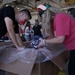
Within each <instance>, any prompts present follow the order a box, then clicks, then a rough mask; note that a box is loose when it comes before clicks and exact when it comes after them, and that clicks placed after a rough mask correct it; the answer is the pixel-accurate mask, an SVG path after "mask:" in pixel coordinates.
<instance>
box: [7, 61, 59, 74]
mask: <svg viewBox="0 0 75 75" xmlns="http://www.w3.org/2000/svg"><path fill="white" fill-rule="evenodd" d="M59 71H60V69H59V68H58V67H57V66H56V65H54V64H53V63H52V62H51V61H46V62H44V63H38V64H34V66H33V69H32V72H31V74H30V75H57V74H58V72H59ZM7 75H17V74H13V73H9V72H8V73H7Z"/></svg>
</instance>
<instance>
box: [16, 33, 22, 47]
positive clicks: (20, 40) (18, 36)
mask: <svg viewBox="0 0 75 75" xmlns="http://www.w3.org/2000/svg"><path fill="white" fill-rule="evenodd" d="M16 38H17V41H18V43H19V46H23V42H22V39H21V38H20V35H19V34H16Z"/></svg>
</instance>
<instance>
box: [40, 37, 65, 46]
mask: <svg viewBox="0 0 75 75" xmlns="http://www.w3.org/2000/svg"><path fill="white" fill-rule="evenodd" d="M64 39H65V36H57V37H54V38H51V39H40V41H41V42H40V43H39V47H41V46H45V44H48V43H49V44H50V43H63V42H64Z"/></svg>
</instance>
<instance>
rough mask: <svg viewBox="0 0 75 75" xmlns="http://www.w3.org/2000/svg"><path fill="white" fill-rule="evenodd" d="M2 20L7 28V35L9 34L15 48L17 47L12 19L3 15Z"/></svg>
mask: <svg viewBox="0 0 75 75" xmlns="http://www.w3.org/2000/svg"><path fill="white" fill-rule="evenodd" d="M4 21H5V23H6V28H7V31H8V33H9V36H10V38H11V40H12V42H13V43H14V45H15V46H16V48H17V49H18V48H19V43H18V41H17V39H16V35H15V32H14V26H13V21H12V20H11V19H10V18H9V17H5V18H4Z"/></svg>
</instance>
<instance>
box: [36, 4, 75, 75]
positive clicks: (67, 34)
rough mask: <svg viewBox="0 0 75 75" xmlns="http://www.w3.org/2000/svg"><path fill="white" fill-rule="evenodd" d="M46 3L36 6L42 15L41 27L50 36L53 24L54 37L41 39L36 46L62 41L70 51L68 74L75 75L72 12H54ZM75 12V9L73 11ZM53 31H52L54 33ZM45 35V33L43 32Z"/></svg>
mask: <svg viewBox="0 0 75 75" xmlns="http://www.w3.org/2000/svg"><path fill="white" fill-rule="evenodd" d="M47 6H48V4H45V5H43V4H41V5H39V6H38V7H37V9H38V10H39V11H38V13H39V14H40V16H41V17H42V27H43V31H45V32H46V33H47V34H48V36H49V37H50V35H49V34H50V31H49V30H50V26H51V25H52V26H53V31H54V32H55V35H54V37H52V38H49V37H48V38H47V39H42V38H40V39H39V40H40V41H41V42H40V43H39V45H38V47H43V46H46V44H50V43H54V44H55V43H63V44H64V46H65V47H66V48H67V50H68V51H70V57H69V64H68V73H69V74H68V75H75V19H74V18H73V15H72V14H67V13H65V12H58V13H55V12H54V11H52V10H51V9H50V8H51V7H50V6H49V7H47ZM73 13H74V14H75V11H74V12H73ZM54 32H53V33H54ZM45 35H46V34H45Z"/></svg>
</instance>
